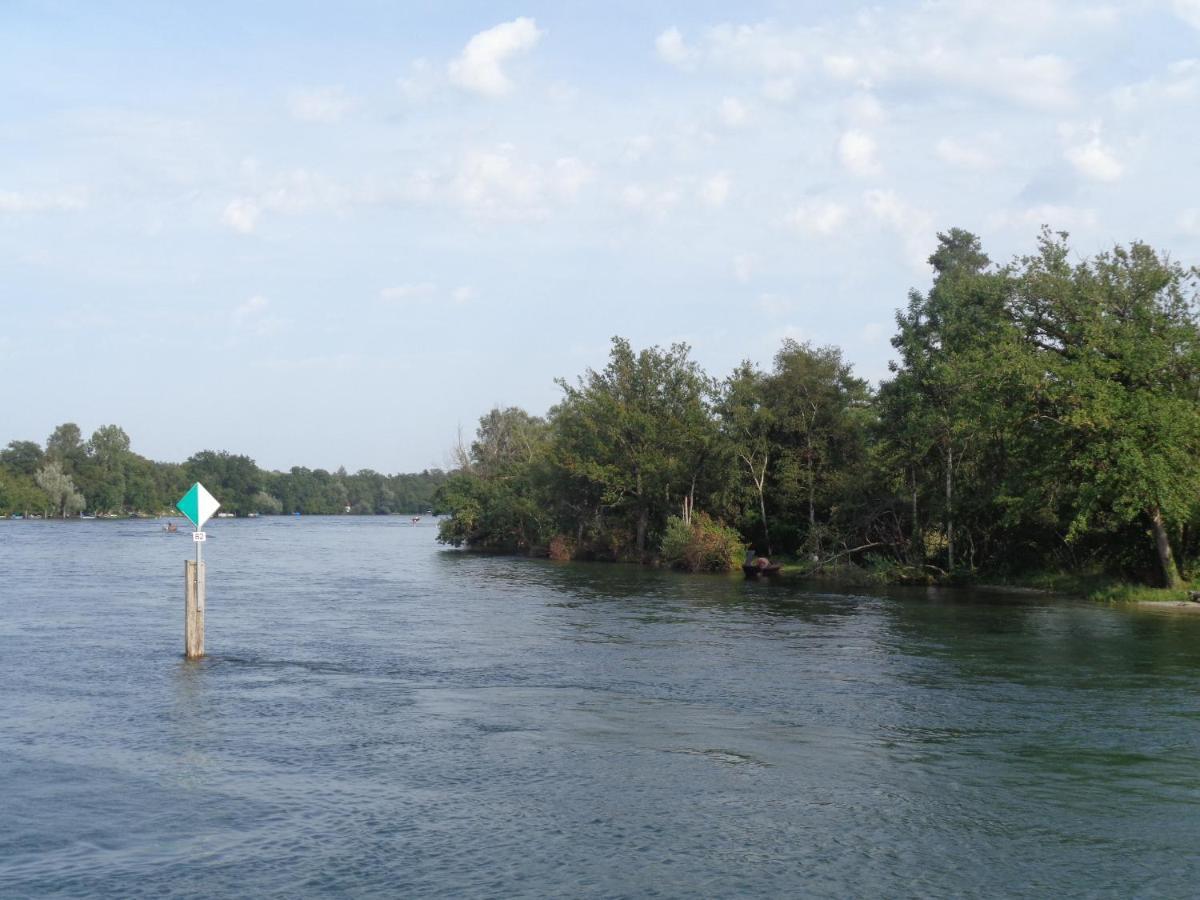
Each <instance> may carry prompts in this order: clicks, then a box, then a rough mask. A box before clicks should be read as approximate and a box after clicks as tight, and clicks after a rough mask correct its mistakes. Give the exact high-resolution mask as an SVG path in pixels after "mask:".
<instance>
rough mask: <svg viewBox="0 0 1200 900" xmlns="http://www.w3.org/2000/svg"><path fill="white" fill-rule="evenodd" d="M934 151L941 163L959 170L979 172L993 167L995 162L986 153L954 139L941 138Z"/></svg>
mask: <svg viewBox="0 0 1200 900" xmlns="http://www.w3.org/2000/svg"><path fill="white" fill-rule="evenodd" d="M934 150H935V152H936V153H937V155H938V158H939V159H941V160H942V161H943V162H947V163H949V164H950V165H952V166H958V167H959V168H960V169H971V170H973V171H976V172H980V171H984V170H986V169H990V168H992V166H994V165H995V160H994V159H992V157H991V155H989V154H988V153H987V151H985V150H981V149H980V148H979V147H977V146H975V145H973V144H969V143H966V142H965V141H959V140H956V139H955V138H942V139H941V140H939V141H938V142H937V145H936V147H935V148H934Z"/></svg>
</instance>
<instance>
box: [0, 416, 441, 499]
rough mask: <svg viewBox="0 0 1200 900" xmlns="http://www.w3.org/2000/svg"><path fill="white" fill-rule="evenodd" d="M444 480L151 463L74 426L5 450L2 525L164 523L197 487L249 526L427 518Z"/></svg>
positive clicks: (209, 454)
mask: <svg viewBox="0 0 1200 900" xmlns="http://www.w3.org/2000/svg"><path fill="white" fill-rule="evenodd" d="M445 478H446V476H445V474H444V473H443V472H442V471H440V470H438V469H432V470H426V471H424V472H419V473H415V474H402V475H383V474H380V473H379V472H374V471H372V470H370V469H363V470H361V471H359V472H355V473H353V474H350V473H348V472H347V471H346V470H345V469H344V468H342V469H338V470H337V471H336V472H327V471H325V470H324V469H306V468H302V467H299V466H297V467H293V468H292V469H290V470H289V471H287V472H272V471H267V470H264V469H260V468H259V467H258V466H257V465H256V464H255V462H254V460H253V459H251V458H250V457H248V456H242V455H238V454H233V453H226V452H224V451H221V452H215V451H212V450H204V451H201V452H200V453H196V454H195V455H193V456H191V457H189V458H188V460H187V461H186V462H184V463H162V462H153V461H151V460H149V459H146V458H145V457H143V456H139V455H138V454H136V453H134V452H133V451H132V450H131V449H130V441H129V436H128V435H127V434H126V433H125V431H124V430H123V429H122V428H120V427H118V426H116V425H104V426H101V427H100V428H97V429H96V430H95V431H94V432H93V433H92V435H91V437H90V438H89V439H87V440H85V439H84V437H83V434H82V432H81V431H80V430H79V426H78V425H76V424H75V423H73V422H67V423H65V424H63V425H59V426H58V427H57V428H55V429H54V432H53V433H52V434H51V435H50V437H49V438H47V440H46V444H45V447H43V446H41V445H40V444H38V443H37V442H36V441H21V440H14V441H12V442H10V443H9V444H8V446H7V447H5V448H4V449H2V450H0V515H49V516H58V517H67V516H72V515H78V514H80V513H84V512H86V513H89V514H93V515H102V516H103V515H131V514H144V515H159V514H162V513H168V512H170V511H171V510H172V508H173V507H174V504H175V501H176V500H178V499H179V498H180V497H181V496H183V493H184V492H185V491H186V490H187V488H188V486H189V485H191V484H192V483H193V482H195V481H200V482H202V483H203V484H204V485H205V487H207V488H208V489H209V490H210V491H211V492H212V493H213V494H214V495H215V496H216V497H217V499H219V500H220V501H221V509H222V511H223V512H230V513H233V514H234V515H238V516H245V515H249V514H251V513H254V514H257V515H277V514H281V513H283V514H289V515H290V514H292V513H296V512H299V513H303V514H304V515H329V514H337V513H344V512H347V511H349V512H350V513H353V514H358V515H383V514H387V513H423V512H426V511H428V510H429V509H431V508H432V507H433V506H434V493H435V492H436V490H437V488H438V487H439V486H440V485H441V484H442V482H443V481H445Z"/></svg>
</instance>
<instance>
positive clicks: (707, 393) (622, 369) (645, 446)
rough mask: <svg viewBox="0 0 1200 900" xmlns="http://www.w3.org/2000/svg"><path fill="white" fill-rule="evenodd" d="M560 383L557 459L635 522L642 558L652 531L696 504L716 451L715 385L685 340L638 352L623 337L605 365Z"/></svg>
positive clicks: (554, 414) (556, 411)
mask: <svg viewBox="0 0 1200 900" xmlns="http://www.w3.org/2000/svg"><path fill="white" fill-rule="evenodd" d="M558 384H559V387H560V388H562V391H563V394H564V397H563V400H562V402H561V403H560V404H559V405H558V406H557V407H556V408H555V409H554V410H552V412H551V416H552V420H553V422H554V425H555V436H556V439H557V442H558V447H557V453H556V456H557V458H558V459H559V460H560V461H561V463H562V464H563V465H565V466H567V467H568V469H569V471H570V472H571V474H573V475H575V476H578V477H580V478H582V479H584V480H585V481H588V482H591V483H592V484H593V485H594V486H595V488H596V489H597V491H598V492H599V493H600V494H601V496H602V497H603V503H604V505H605V506H606V507H609V508H610V509H612V510H613V511H614V512H616V513H618V514H619V515H621V516H622V517H624V518H626V519H627V520H631V524H632V528H633V531H634V535H635V536H634V547H635V549H636V551H637V554H638V555H639V556H644V555H645V553H646V547H647V538H648V535H649V533H650V531H651V529H652V528H661V527H662V525H664V524H665V522H666V517H667V515H668V512H669V511H673V510H674V508H675V506H676V504H681V503H683V502H684V501H685V498H687V500H688V502H689V504H690V503H694V500H695V494H696V487H697V484H698V482H699V481H700V479H701V478H702V477H703V476H704V474H705V469H706V466H707V464H708V463H709V462H710V460H711V458H712V456H713V453H712V451H713V447H714V445H715V443H716V438H717V431H716V424H715V422H714V420H713V417H712V415H711V411H710V408H709V401H710V398H711V397H712V395H713V393H714V388H713V385H712V383H711V381H710V380H709V379H708V377H707V376H706V375H705V374H704V373H703V372H702V371H701V370H700V367H699V366H698V365H697V364H696V363H695V362H694V361H693V360H691V359H690V358H689V348H688V346H687V345H686V344H674V345H672V346H671V347H670V349H668V350H662V349H660V348H658V347H650V348H648V349H645V350H642V351H640V352H638V353H635V352H634V351H633V348H632V347H631V346H630V344H629V342H628V341H627V340H625V339H624V338H620V337H614V338H613V340H612V349H611V351H610V352H609V361H608V365H607V366H605V368H604V369H602V370H601V371H599V372H597V371H595V370H592V369H588V370H587V372H586V373H585V374H584V375H583V376H581V377H580V378H579V380H578V382H577V383H576V384H574V385H572V384H570V383H568V382H567V381H565V380H562V379H560V380H559V382H558ZM689 508H690V506H689Z"/></svg>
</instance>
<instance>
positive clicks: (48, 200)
mask: <svg viewBox="0 0 1200 900" xmlns="http://www.w3.org/2000/svg"><path fill="white" fill-rule="evenodd" d="M86 206H87V194H86V193H84V192H83V191H82V190H78V189H65V190H58V191H48V192H46V191H0V213H40V212H76V211H78V210H81V209H83V208H85V207H86Z"/></svg>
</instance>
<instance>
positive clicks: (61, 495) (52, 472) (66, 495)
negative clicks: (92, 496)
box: [36, 461, 83, 519]
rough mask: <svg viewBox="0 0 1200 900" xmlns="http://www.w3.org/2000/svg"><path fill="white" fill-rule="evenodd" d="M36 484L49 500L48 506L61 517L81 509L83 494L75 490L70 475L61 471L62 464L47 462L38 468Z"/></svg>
mask: <svg viewBox="0 0 1200 900" xmlns="http://www.w3.org/2000/svg"><path fill="white" fill-rule="evenodd" d="M36 479H37V484H38V487H40V488H41V489H42V490H43V491H44V492H45V494H46V496H47V498H49V500H50V506H51V508H52V509H54V511H55V512H57V513H58V515H59V516H60V517H62V518H64V519H65V518H66V517H67V516H68V515H69V514H71V513H77V512H79V511H80V510H82V509H83V495H82V494H80V493H79V492H78V491H77V490H75V483H74V482H73V481H71V476H70V475H68V474H66V473H65V472H64V471H63V468H62V464H61V463H59V462H57V461H53V462H48V463H46V464H45V465H44V466H42V468H41V469H39V470H38V473H37V476H36Z"/></svg>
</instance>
